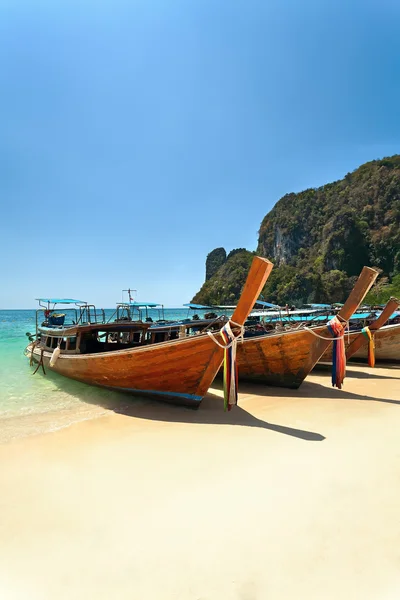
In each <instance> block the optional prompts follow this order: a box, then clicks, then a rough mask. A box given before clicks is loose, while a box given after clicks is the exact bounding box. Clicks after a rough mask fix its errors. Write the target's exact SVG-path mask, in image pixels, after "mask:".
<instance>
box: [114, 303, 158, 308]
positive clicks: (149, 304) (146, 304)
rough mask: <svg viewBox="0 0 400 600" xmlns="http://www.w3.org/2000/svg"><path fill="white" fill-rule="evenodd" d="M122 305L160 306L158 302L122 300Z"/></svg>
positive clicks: (138, 306) (134, 306) (139, 306)
mask: <svg viewBox="0 0 400 600" xmlns="http://www.w3.org/2000/svg"><path fill="white" fill-rule="evenodd" d="M121 304H122V305H123V306H131V307H132V308H146V307H147V308H155V307H156V306H162V304H160V303H159V302H122V303H121Z"/></svg>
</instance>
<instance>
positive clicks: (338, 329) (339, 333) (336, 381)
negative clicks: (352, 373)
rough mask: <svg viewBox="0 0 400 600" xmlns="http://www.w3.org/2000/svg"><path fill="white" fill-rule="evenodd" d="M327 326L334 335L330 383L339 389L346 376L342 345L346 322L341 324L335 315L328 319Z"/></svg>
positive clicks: (344, 355)
mask: <svg viewBox="0 0 400 600" xmlns="http://www.w3.org/2000/svg"><path fill="white" fill-rule="evenodd" d="M345 323H346V322H345ZM327 327H328V329H329V331H330V333H331V334H332V336H333V337H334V340H333V348H332V385H333V387H335V386H336V387H337V388H338V389H339V390H341V389H342V385H343V381H344V378H345V376H346V349H345V345H344V334H345V329H346V324H344V325H342V323H341V322H340V321H339V319H338V318H337V316H335V317H333V319H331V320H330V321H329V323H328V325H327Z"/></svg>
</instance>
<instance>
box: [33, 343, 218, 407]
mask: <svg viewBox="0 0 400 600" xmlns="http://www.w3.org/2000/svg"><path fill="white" fill-rule="evenodd" d="M31 348H32V345H30V346H28V348H27V351H28V352H27V354H28V356H30V353H31ZM51 355H52V352H48V351H44V352H43V363H44V367H45V369H46V370H47V369H48V370H50V371H54V372H56V373H59V374H60V375H64V376H65V377H69V378H71V379H76V380H77V381H81V382H83V383H87V384H90V385H96V386H101V387H105V388H108V389H112V390H117V391H122V392H126V393H131V394H135V395H139V396H150V397H153V398H157V399H158V400H165V401H168V402H173V403H178V404H183V405H189V406H199V405H200V402H201V400H202V398H203V396H204V395H205V394H206V392H207V390H208V388H209V387H210V385H211V383H212V381H213V379H214V377H215V374H216V372H217V371H218V369H219V367H220V366H221V362H222V351H221V350H220V348H219V347H218V346H217V345H216V344H215V342H214V341H213V340H212V339H211V338H210V337H209V336H207V335H202V336H196V337H193V338H187V339H185V340H179V341H178V342H176V341H172V342H162V343H160V344H156V345H150V346H144V347H139V348H133V349H129V350H119V351H114V352H102V353H98V354H82V355H79V354H73V355H63V354H60V356H59V358H58V360H57V362H56V363H55V365H54V367H50V364H49V363H50V358H51ZM40 356H41V349H40V348H39V347H37V348H34V350H33V360H34V361H35V362H39V361H40Z"/></svg>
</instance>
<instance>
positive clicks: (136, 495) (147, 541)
mask: <svg viewBox="0 0 400 600" xmlns="http://www.w3.org/2000/svg"><path fill="white" fill-rule="evenodd" d="M367 374H370V377H367ZM349 375H350V376H349V377H348V378H347V379H346V382H345V390H344V391H338V390H333V389H332V388H331V387H330V384H329V379H328V376H327V374H325V373H317V374H314V375H313V376H312V377H310V378H309V380H307V382H306V383H305V384H304V385H303V386H302V387H301V388H300V390H298V391H295V392H290V391H288V390H277V389H273V388H264V387H262V386H256V385H252V386H250V385H247V386H246V385H245V386H241V389H242V393H241V395H240V406H239V407H238V408H237V409H236V410H234V411H232V412H231V413H223V411H222V404H221V401H220V399H218V398H217V396H221V391H220V390H219V389H213V390H212V393H211V394H210V395H209V396H208V397H207V399H206V400H205V401H204V402H203V405H202V407H201V408H200V410H199V411H191V410H189V409H181V408H177V407H168V406H163V405H161V404H156V403H148V404H145V405H143V404H141V405H136V404H135V403H134V402H133V403H132V408H131V409H130V410H129V414H126V412H127V411H126V410H125V411H124V412H125V414H114V413H111V414H109V416H106V417H102V418H99V419H97V420H94V421H91V422H85V423H80V424H77V425H74V426H72V427H70V428H68V429H65V430H62V431H58V432H55V433H51V434H46V435H41V436H37V437H31V438H26V439H24V440H19V441H18V442H15V443H10V444H6V445H3V446H1V447H0V464H1V470H0V491H1V495H0V515H1V526H0V599H1V600H9V599H12V600H14V599H18V600H19V599H24V600H25V599H27V600H37V599H40V600H42V599H46V600H47V599H49V600H50V599H52V600H53V599H57V600H62V599H67V598H68V599H74V600H75V599H76V600H80V599H85V600H86V599H92V598H93V599H96V600H103V599H107V600H109V599H113V600H114V599H116V600H120V599H135V600H136V599H138V600H139V599H140V600H147V599H163V600H170V599H171V600H172V599H174V600H180V599H182V600H183V599H185V600H205V599H212V600H217V599H218V600H222V599H226V600H231V599H235V600H236V599H238V600H253V599H263V600H264V599H268V600H269V599H271V600H275V599H279V600H280V599H283V600H286V599H290V600H292V599H293V600H295V599H296V600H302V599H307V600H317V599H318V600H347V599H349V600H350V599H356V600H358V599H360V600H370V599H373V600H389V599H390V600H392V599H393V600H398V599H399V598H400V435H399V431H400V369H389V368H385V369H383V368H376V369H375V370H372V369H368V368H365V367H357V366H355V367H351V368H350V369H349Z"/></svg>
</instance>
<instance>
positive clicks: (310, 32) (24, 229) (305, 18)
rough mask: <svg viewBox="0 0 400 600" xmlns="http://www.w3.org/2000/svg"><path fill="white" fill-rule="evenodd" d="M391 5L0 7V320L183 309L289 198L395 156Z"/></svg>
mask: <svg viewBox="0 0 400 600" xmlns="http://www.w3.org/2000/svg"><path fill="white" fill-rule="evenodd" d="M399 31H400V4H399V2H397V1H395V0H390V1H389V0H380V2H379V3H378V2H376V1H374V2H370V1H369V0H363V1H359V0H352V1H350V2H349V1H348V0H347V1H342V0H335V1H330V0H326V1H323V0H313V1H310V0H303V1H302V2H299V1H298V0H296V1H294V0H268V1H267V0H260V1H259V0H247V1H239V0H229V1H228V0H224V1H222V0H162V1H161V0H129V1H124V2H122V1H118V0H113V2H111V1H107V2H105V1H103V2H101V1H100V0H96V1H91V0H79V2H78V1H76V0H70V1H68V2H54V1H53V0H51V1H40V0H35V1H33V0H31V1H29V2H28V1H26V0H25V1H23V0H12V1H10V2H8V1H4V0H2V1H1V0H0V124H1V129H0V131H1V135H0V198H1V222H0V257H1V258H0V261H1V262H0V275H1V288H0V308H25V307H32V306H34V305H35V303H34V298H35V297H37V296H38V295H42V296H46V295H50V296H67V297H71V296H72V297H78V298H82V299H84V300H87V301H91V302H94V303H96V304H97V305H102V306H112V305H113V304H114V303H115V302H116V301H118V300H119V299H120V297H121V289H122V288H126V287H128V286H130V287H132V288H135V289H137V290H138V299H142V300H143V299H144V300H155V301H159V302H163V303H164V304H165V305H167V306H179V305H180V304H181V303H183V302H187V301H189V300H190V299H191V297H192V296H193V294H194V293H195V292H196V291H197V290H198V289H199V287H200V285H201V284H202V282H203V280H204V272H205V265H204V263H205V258H206V255H207V253H208V252H209V251H211V250H212V249H213V248H215V247H218V246H224V247H225V248H226V249H227V251H229V250H231V249H232V248H237V247H247V248H248V249H251V250H254V249H255V247H256V244H257V231H258V228H259V226H260V223H261V220H262V218H263V217H264V215H265V214H266V213H267V212H268V210H269V209H270V208H272V206H273V205H274V203H275V202H276V201H277V200H278V199H279V198H280V197H281V196H282V195H283V194H285V193H287V192H291V191H300V190H302V189H305V188H307V187H316V186H319V185H323V184H324V183H327V182H329V181H333V180H335V179H339V178H341V177H342V176H344V175H345V174H346V173H347V172H349V171H352V170H353V169H354V168H356V167H357V166H358V165H359V164H361V163H363V162H365V161H367V160H372V159H374V158H380V157H383V156H388V155H391V154H395V153H398V152H400V118H399V106H400V90H399V88H400V77H399V67H400V36H399Z"/></svg>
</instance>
